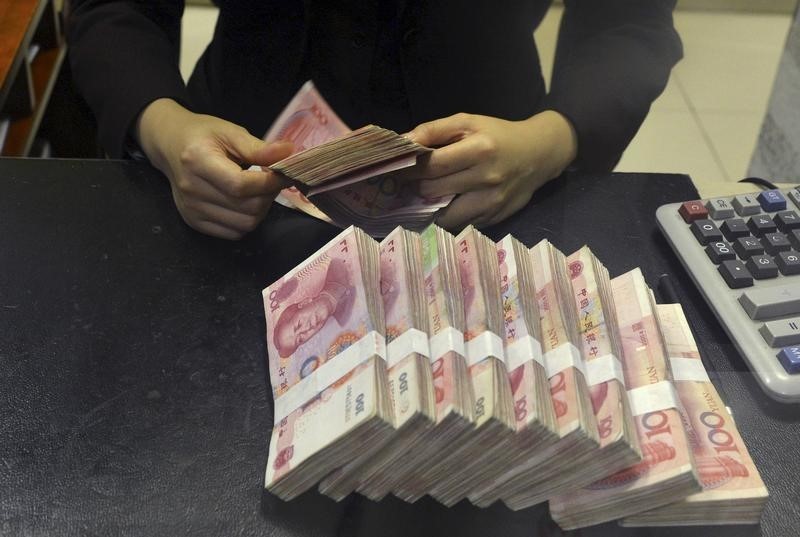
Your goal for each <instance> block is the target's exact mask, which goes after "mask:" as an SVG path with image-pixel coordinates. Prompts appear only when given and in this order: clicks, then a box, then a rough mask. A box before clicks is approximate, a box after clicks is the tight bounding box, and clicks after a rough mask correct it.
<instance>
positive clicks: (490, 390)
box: [263, 199, 768, 529]
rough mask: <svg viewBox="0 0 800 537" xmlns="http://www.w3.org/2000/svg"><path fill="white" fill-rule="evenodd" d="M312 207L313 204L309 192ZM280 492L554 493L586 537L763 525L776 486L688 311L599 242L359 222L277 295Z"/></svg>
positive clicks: (273, 319) (274, 369) (273, 461)
mask: <svg viewBox="0 0 800 537" xmlns="http://www.w3.org/2000/svg"><path fill="white" fill-rule="evenodd" d="M298 201H299V202H300V203H302V199H299V200H298ZM263 298H264V307H265V311H266V320H267V340H268V352H269V369H270V376H271V382H272V388H273V395H274V400H275V405H274V408H275V427H274V428H273V431H272V434H271V442H270V447H269V456H268V465H267V472H266V480H265V486H266V487H267V488H268V489H269V490H270V491H272V492H274V493H275V494H276V495H278V496H279V497H281V498H284V499H291V498H293V497H295V496H297V495H298V494H300V493H302V492H303V491H305V490H307V489H308V488H310V487H313V486H314V485H318V486H319V490H320V491H322V492H323V493H324V494H327V495H328V496H330V497H332V498H334V499H336V500H340V499H342V498H344V497H345V496H346V495H348V494H350V493H352V492H354V491H357V492H358V493H360V494H362V495H364V496H366V497H368V498H371V499H374V500H380V499H382V498H383V497H385V496H386V495H387V494H390V493H392V494H394V495H396V496H397V497H399V498H401V499H403V500H406V501H409V502H413V501H416V500H417V499H419V498H420V497H422V496H423V495H426V494H428V495H430V496H432V497H433V498H434V499H436V500H438V501H439V502H441V503H443V504H444V505H448V506H450V505H453V504H455V503H456V502H458V501H460V500H462V499H463V498H465V497H466V498H467V499H469V501H471V502H472V503H474V504H475V505H478V506H481V507H485V506H488V505H489V504H491V503H493V502H495V501H497V500H498V499H500V500H502V501H503V502H505V503H506V504H507V505H508V506H509V507H511V508H512V509H520V508H524V507H528V506H530V505H534V504H537V503H541V502H544V501H548V500H549V502H550V505H549V508H550V513H551V515H552V517H553V519H554V520H555V521H556V522H557V523H558V524H559V525H560V526H561V527H562V528H564V529H574V528H580V527H584V526H590V525H594V524H599V523H602V522H606V521H609V520H613V519H621V520H620V523H621V524H622V525H627V526H659V525H689V524H732V523H736V524H742V523H756V522H757V521H758V520H759V518H760V516H761V512H762V511H763V509H764V505H765V502H766V500H767V498H768V492H767V490H766V488H765V486H764V483H763V481H762V480H761V477H760V476H759V474H758V470H757V469H756V467H755V465H754V463H753V460H752V459H751V458H750V455H749V454H748V452H747V448H746V447H745V445H744V442H743V440H742V437H741V435H740V434H739V432H738V431H737V430H736V426H735V423H734V422H733V420H732V418H731V416H730V414H729V413H728V412H727V411H726V408H725V406H724V405H723V403H722V401H721V400H720V398H719V394H718V393H717V392H716V390H715V388H714V386H713V385H712V384H711V382H710V381H709V379H708V376H707V375H706V372H705V369H704V368H703V364H702V361H701V359H700V354H699V351H698V349H697V345H696V343H695V341H694V339H693V337H692V334H691V330H690V329H689V326H688V323H687V322H686V319H685V317H684V316H683V312H682V310H681V309H680V306H679V305H656V304H655V300H654V298H653V295H652V292H651V291H650V289H649V288H648V287H647V284H646V283H645V280H644V277H643V275H642V273H641V271H640V270H639V269H635V270H632V271H629V272H627V273H625V274H623V275H621V276H618V277H616V278H614V279H613V280H611V279H610V278H609V275H608V271H607V270H606V268H605V267H604V266H603V264H602V263H601V262H600V260H599V259H597V257H596V256H595V255H594V254H593V253H592V252H591V251H590V250H589V248H588V247H584V248H581V249H580V250H578V251H577V252H574V253H573V254H571V255H570V256H569V257H565V256H564V255H563V253H561V252H560V251H559V250H557V249H556V248H555V247H554V246H553V245H552V244H551V243H549V242H548V241H546V240H545V241H541V242H540V243H538V244H536V245H535V246H534V247H533V248H531V249H528V248H526V247H525V246H524V245H523V244H522V243H520V242H519V241H517V240H516V239H514V238H513V237H511V236H507V237H505V238H504V239H503V240H501V241H500V242H498V243H497V244H495V243H493V242H492V241H490V240H489V239H488V238H487V237H486V236H484V235H483V234H481V233H480V232H478V231H477V230H476V229H474V228H472V227H468V228H466V229H465V230H464V231H463V232H462V233H461V234H459V235H458V236H457V237H453V236H452V235H451V234H450V233H448V232H447V231H445V230H443V229H441V228H439V227H437V226H435V225H430V226H428V227H427V228H426V229H425V230H424V231H423V232H422V233H421V234H417V233H415V232H412V231H408V230H405V229H401V228H397V229H395V230H394V231H393V232H392V233H391V234H390V235H389V236H388V237H387V238H386V239H385V240H384V241H383V242H382V243H381V244H380V245H378V244H377V243H376V242H375V241H374V240H373V239H371V238H369V236H367V234H365V233H364V232H362V231H360V230H358V229H356V228H349V229H347V230H346V231H344V232H343V233H341V234H340V235H339V236H338V237H337V238H336V239H334V240H333V241H331V242H330V243H328V244H327V245H326V246H325V247H323V248H322V249H321V250H320V251H319V252H317V253H316V254H314V255H313V256H311V257H309V258H308V259H307V260H306V261H304V262H303V263H301V264H300V265H298V267H296V268H295V269H293V270H292V271H290V272H289V273H288V274H287V275H286V276H284V277H283V278H281V279H280V280H279V281H277V282H275V283H274V284H272V285H270V286H269V287H268V288H267V289H265V290H264V292H263Z"/></svg>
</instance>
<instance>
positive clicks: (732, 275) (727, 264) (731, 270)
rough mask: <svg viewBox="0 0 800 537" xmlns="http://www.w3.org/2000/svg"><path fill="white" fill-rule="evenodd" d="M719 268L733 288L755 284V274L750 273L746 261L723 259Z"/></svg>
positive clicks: (726, 281)
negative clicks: (745, 264)
mask: <svg viewBox="0 0 800 537" xmlns="http://www.w3.org/2000/svg"><path fill="white" fill-rule="evenodd" d="M717 270H718V271H719V273H720V274H722V278H723V279H724V280H725V283H727V284H728V287H730V288H731V289H741V288H742V287H751V286H752V285H753V276H751V275H750V272H749V271H748V270H747V267H745V266H744V263H742V262H741V261H739V260H738V259H732V260H728V261H723V262H722V264H721V265H720V266H719V267H717Z"/></svg>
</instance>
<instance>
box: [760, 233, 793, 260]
mask: <svg viewBox="0 0 800 537" xmlns="http://www.w3.org/2000/svg"><path fill="white" fill-rule="evenodd" d="M761 244H763V245H764V250H766V252H767V253H768V254H769V255H778V252H785V251H786V250H791V249H792V243H791V242H789V237H787V236H786V235H784V234H783V233H767V234H766V235H764V237H762V239H761Z"/></svg>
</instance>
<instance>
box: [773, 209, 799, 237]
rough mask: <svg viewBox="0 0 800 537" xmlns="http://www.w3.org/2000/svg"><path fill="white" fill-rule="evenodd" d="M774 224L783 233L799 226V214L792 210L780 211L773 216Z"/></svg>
mask: <svg viewBox="0 0 800 537" xmlns="http://www.w3.org/2000/svg"><path fill="white" fill-rule="evenodd" d="M773 221H774V222H775V225H777V226H778V229H780V230H781V231H783V232H784V233H786V232H788V231H789V230H791V229H798V228H800V216H798V215H797V213H796V212H794V211H781V212H779V213H777V214H776V215H775V218H773Z"/></svg>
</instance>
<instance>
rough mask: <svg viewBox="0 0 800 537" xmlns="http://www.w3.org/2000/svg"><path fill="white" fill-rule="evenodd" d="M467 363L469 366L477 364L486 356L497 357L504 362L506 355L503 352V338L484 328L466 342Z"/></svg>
mask: <svg viewBox="0 0 800 537" xmlns="http://www.w3.org/2000/svg"><path fill="white" fill-rule="evenodd" d="M466 347H467V365H469V366H470V367H471V366H473V365H475V364H478V363H480V362H482V361H484V360H486V359H487V358H497V359H498V360H500V361H501V362H503V363H505V362H506V355H505V353H504V352H503V340H502V339H500V336H498V335H497V334H495V333H494V332H491V331H489V330H486V331H484V332H481V333H480V334H478V335H477V336H475V337H474V338H472V339H470V340H469V341H467V342H466Z"/></svg>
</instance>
